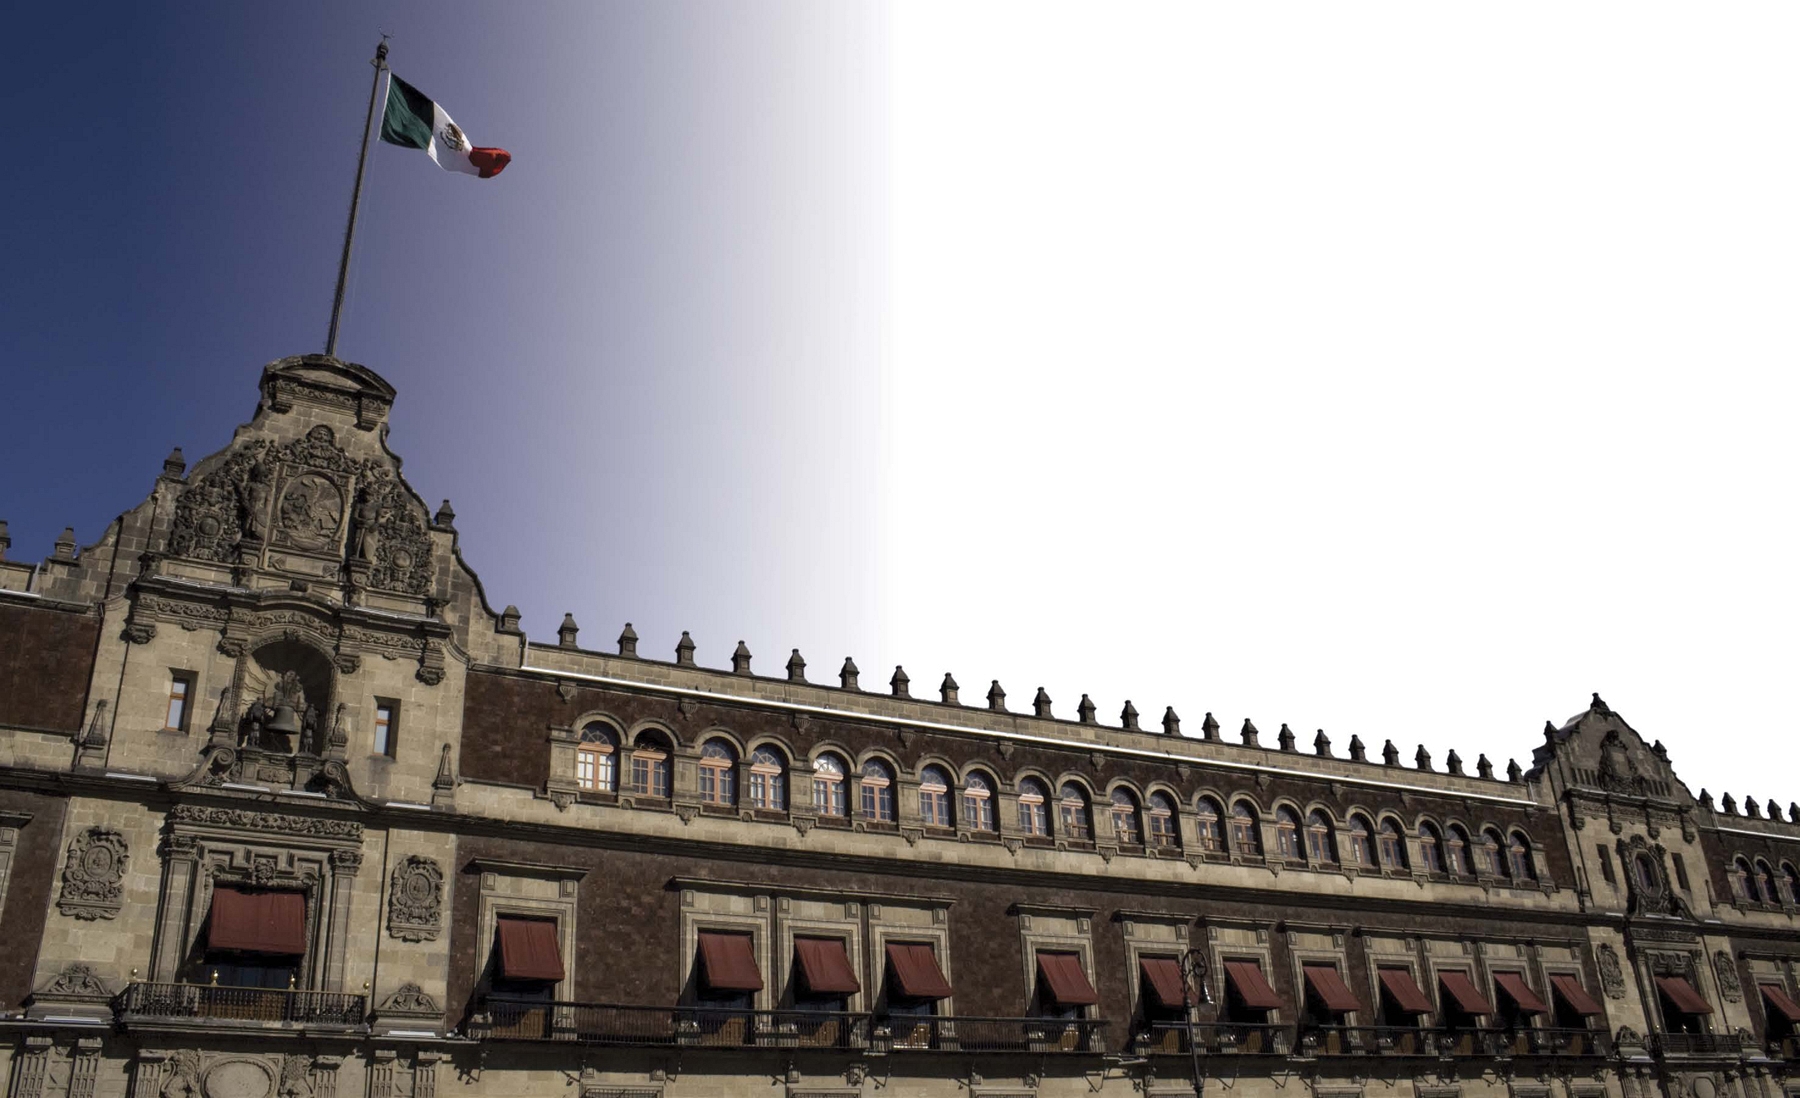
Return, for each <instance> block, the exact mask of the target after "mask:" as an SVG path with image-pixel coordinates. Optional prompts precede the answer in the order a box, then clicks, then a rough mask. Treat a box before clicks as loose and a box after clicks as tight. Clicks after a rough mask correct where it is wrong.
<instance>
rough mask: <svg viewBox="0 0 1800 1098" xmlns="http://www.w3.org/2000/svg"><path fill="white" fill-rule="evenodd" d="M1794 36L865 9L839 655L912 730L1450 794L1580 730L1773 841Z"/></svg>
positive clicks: (1790, 551)
mask: <svg viewBox="0 0 1800 1098" xmlns="http://www.w3.org/2000/svg"><path fill="white" fill-rule="evenodd" d="M1797 30H1800V9H1797V8H1795V7H1793V6H1791V5H1730V6H1724V5H1683V6H1674V5H1659V4H1651V5H1635V4H1634V5H1624V4H1591V5H1590V4H1580V5H1569V4H1514V5H1504V6H1482V7H1475V6H1470V5H1444V4H1397V3H1396V4H1381V5H1340V4H1282V5H1261V4H1257V5H1189V4H1179V5H1141V4H1140V5H1126V6H1123V7H1122V6H1120V5H1116V4H1109V5H1089V6H1078V5H1058V4H1049V5H1045V4H1036V5H1030V6H990V5H973V6H971V5H967V4H944V5H936V4H914V3H904V4H898V5H895V7H894V9H893V15H892V26H891V28H890V34H891V49H892V54H891V58H892V60H891V65H892V80H893V83H892V88H891V92H890V95H891V109H892V117H891V125H892V142H893V143H892V150H891V164H892V168H891V173H892V174H891V181H890V186H891V192H892V193H891V201H892V221H891V247H892V254H893V257H894V261H893V268H892V280H893V288H892V293H893V298H892V305H893V309H892V316H891V322H890V323H891V328H890V334H889V339H888V355H889V361H888V368H887V371H886V382H885V385H886V391H885V394H884V396H885V400H884V423H883V436H884V446H885V451H884V461H883V478H884V489H885V490H884V491H883V492H882V493H881V499H882V500H883V501H884V511H883V514H882V517H881V523H882V525H881V538H880V542H881V545H882V552H883V554H884V560H883V565H882V598H883V606H882V621H883V623H884V624H883V637H882V640H883V647H884V648H886V649H889V650H891V651H893V652H895V653H899V654H902V655H903V656H904V658H905V660H906V663H907V669H908V671H909V673H910V674H911V676H912V679H913V685H914V692H915V693H926V692H930V691H935V688H936V685H937V682H938V679H939V678H940V677H941V676H942V674H943V671H944V670H946V669H950V670H953V671H954V672H955V673H956V675H957V677H958V679H959V681H960V683H961V686H962V692H963V697H964V699H965V701H968V700H971V699H978V698H979V697H980V696H981V695H984V694H985V692H986V689H987V685H988V680H989V679H992V678H996V677H997V678H999V679H1000V680H1001V682H1002V683H1003V685H1004V686H1005V688H1006V690H1007V691H1008V694H1009V700H1010V703H1011V705H1012V707H1013V708H1015V709H1025V708H1028V707H1029V704H1030V699H1031V696H1032V692H1033V690H1034V689H1035V688H1036V687H1037V686H1039V685H1044V686H1046V687H1047V688H1048V689H1049V691H1050V693H1051V695H1052V696H1053V697H1054V698H1055V700H1056V703H1057V711H1058V713H1059V714H1066V715H1071V716H1072V715H1073V712H1074V706H1075V703H1076V702H1077V700H1078V699H1079V696H1080V693H1081V692H1082V691H1084V690H1085V691H1088V692H1090V693H1091V694H1092V695H1093V697H1094V700H1095V702H1096V703H1097V704H1098V705H1099V706H1100V711H1101V715H1102V718H1103V719H1106V720H1110V721H1111V722H1112V723H1116V720H1117V717H1116V714H1117V713H1118V711H1119V708H1120V706H1121V705H1122V703H1123V701H1124V699H1125V698H1126V697H1130V698H1131V699H1132V700H1133V701H1134V702H1135V704H1136V706H1137V708H1138V709H1139V710H1140V711H1141V712H1142V720H1143V723H1144V724H1145V726H1146V727H1149V726H1152V725H1154V724H1155V723H1156V722H1157V720H1158V719H1159V718H1160V715H1161V713H1162V708H1163V706H1164V705H1168V704H1173V705H1174V706H1175V707H1176V709H1177V710H1178V711H1179V712H1180V714H1181V716H1182V718H1183V720H1184V722H1185V724H1186V726H1187V728H1188V730H1189V731H1190V732H1193V733H1196V734H1197V731H1198V725H1199V723H1200V720H1201V717H1202V714H1203V712H1204V711H1206V710H1209V709H1210V710H1212V711H1213V712H1214V713H1215V714H1216V715H1217V717H1218V719H1219V721H1220V722H1221V724H1223V725H1224V726H1225V729H1226V731H1227V733H1228V734H1235V731H1236V729H1237V727H1238V726H1239V725H1240V724H1241V723H1242V721H1243V719H1244V718H1245V717H1246V716H1250V717H1253V718H1254V719H1255V720H1256V723H1257V725H1258V727H1259V728H1261V730H1262V731H1263V734H1264V742H1265V743H1270V742H1273V740H1274V735H1275V732H1276V729H1277V728H1278V727H1279V726H1280V724H1281V723H1282V722H1283V721H1287V722H1290V723H1291V724H1292V725H1293V727H1294V729H1295V731H1296V732H1297V733H1298V734H1299V736H1300V740H1301V743H1302V745H1303V749H1304V748H1305V746H1306V745H1309V744H1310V742H1311V739H1312V736H1313V731H1314V729H1315V728H1319V727H1323V728H1325V729H1326V731H1327V734H1328V735H1331V736H1332V738H1333V740H1334V741H1335V744H1336V750H1337V751H1338V752H1340V753H1342V752H1343V751H1344V749H1345V745H1346V744H1347V743H1348V741H1349V738H1350V735H1351V734H1352V733H1359V734H1360V735H1361V736H1362V737H1363V739H1364V740H1365V741H1367V742H1368V743H1369V747H1370V750H1371V753H1372V754H1373V753H1374V752H1375V751H1377V750H1378V749H1379V747H1380V744H1381V741H1382V739H1384V738H1386V737H1390V736H1391V737H1392V738H1393V739H1394V740H1395V742H1396V743H1397V744H1398V745H1399V746H1400V747H1401V749H1402V752H1403V754H1404V756H1405V757H1406V758H1407V759H1408V760H1410V759H1411V757H1412V752H1413V749H1414V746H1415V745H1416V744H1418V743H1420V742H1424V743H1425V744H1426V745H1427V746H1428V747H1429V748H1430V749H1431V750H1432V752H1433V754H1434V756H1435V757H1436V760H1437V765H1439V766H1440V767H1441V765H1442V760H1443V757H1444V752H1445V751H1446V749H1448V748H1451V747H1455V748H1457V749H1459V750H1460V752H1461V753H1462V754H1463V755H1464V757H1465V759H1466V760H1467V762H1468V765H1469V768H1470V769H1471V771H1472V770H1473V767H1474V760H1475V756H1476V754H1477V753H1478V752H1480V751H1486V752H1488V753H1489V755H1490V756H1491V757H1492V758H1494V760H1495V763H1496V765H1497V766H1500V767H1503V766H1504V765H1505V760H1506V758H1507V757H1508V756H1517V757H1519V759H1520V760H1521V762H1526V761H1528V757H1529V754H1530V751H1531V748H1532V747H1533V746H1534V745H1535V744H1537V743H1539V742H1541V740H1540V730H1541V728H1542V725H1543V721H1544V719H1545V718H1554V719H1555V720H1556V721H1557V723H1559V724H1560V723H1561V722H1562V721H1563V720H1564V719H1565V718H1567V717H1568V716H1570V715H1571V714H1573V713H1575V712H1577V711H1578V710H1580V709H1582V708H1584V707H1585V705H1586V702H1587V699H1588V693H1589V691H1594V690H1598V691H1599V692H1600V693H1601V694H1602V696H1604V697H1605V698H1606V699H1607V701H1608V702H1609V703H1611V704H1612V705H1613V706H1614V708H1616V709H1618V710H1619V711H1620V712H1621V713H1623V714H1624V715H1625V717H1626V719H1628V720H1630V721H1631V722H1632V724H1633V725H1634V726H1635V727H1636V728H1637V729H1638V730H1639V731H1640V732H1641V733H1643V734H1644V735H1645V736H1646V738H1648V739H1658V738H1660V739H1662V740H1663V741H1664V742H1665V743H1666V744H1667V745H1668V747H1669V750H1670V753H1671V755H1672V757H1673V761H1674V763H1675V765H1676V767H1677V770H1678V772H1679V773H1680V774H1681V775H1682V776H1683V777H1684V778H1685V779H1686V780H1687V782H1688V784H1689V785H1690V786H1691V787H1692V788H1693V789H1694V790H1695V791H1696V792H1697V791H1698V789H1699V788H1700V787H1701V786H1708V787H1710V788H1711V789H1712V791H1713V793H1714V794H1715V795H1716V794H1719V793H1721V792H1723V791H1725V790H1726V789H1729V790H1730V791H1732V792H1734V793H1736V794H1738V795H1739V796H1740V797H1741V796H1742V795H1743V794H1745V793H1746V792H1747V793H1750V794H1753V795H1755V796H1757V797H1758V798H1759V799H1762V800H1766V799H1767V798H1769V797H1771V796H1773V797H1778V798H1780V800H1781V803H1782V804H1783V805H1786V804H1787V803H1788V801H1790V800H1794V799H1800V747H1796V744H1795V737H1794V731H1795V723H1796V722H1795V719H1794V717H1793V711H1792V707H1791V702H1790V698H1789V693H1790V690H1791V688H1792V685H1793V682H1794V676H1793V668H1794V666H1795V662H1796V655H1797V654H1800V653H1797V647H1800V646H1797V645H1796V641H1795V634H1794V622H1795V619H1796V611H1797V610H1800V585H1797V584H1796V581H1795V579H1794V561H1795V534H1796V528H1797V523H1796V519H1795V511H1794V491H1793V488H1794V471H1795V468H1796V460H1795V459H1796V449H1797V446H1796V441H1795V433H1794V430H1793V427H1792V423H1793V418H1794V410H1795V398H1796V396H1797V395H1800V383H1797V382H1796V380H1795V374H1794V363H1795V360H1796V350H1797V349H1800V348H1797V346H1796V343H1797V337H1796V332H1795V325H1794V302H1795V301H1796V289H1797V288H1800V287H1797V286H1796V281H1797V279H1796V272H1795V259H1794V257H1795V256H1796V255H1800V222H1797V216H1796V213H1795V210H1796V195H1797V194H1800V154H1797V153H1796V144H1795V136H1796V127H1795V123H1796V113H1797V108H1796V104H1800V95H1797V94H1796V93H1797V92H1800V88H1797V87H1796V85H1797V84H1800V75H1797V74H1800V69H1797V68H1796V66H1795V65H1794V64H1793V60H1792V51H1793V49H1794V46H1795V43H1796V42H1797V41H1800V36H1797V35H1796V31H1797ZM890 671H891V668H888V667H871V666H868V665H865V666H864V668H863V672H864V679H865V681H870V682H874V681H880V682H885V681H886V678H887V675H888V673H889V672H890ZM877 672H879V674H877ZM976 704H979V701H976Z"/></svg>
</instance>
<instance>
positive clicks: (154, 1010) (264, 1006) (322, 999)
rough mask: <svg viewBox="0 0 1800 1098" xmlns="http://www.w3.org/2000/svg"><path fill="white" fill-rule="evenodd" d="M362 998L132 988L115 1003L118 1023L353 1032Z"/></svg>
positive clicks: (362, 1014) (361, 1015) (360, 1019)
mask: <svg viewBox="0 0 1800 1098" xmlns="http://www.w3.org/2000/svg"><path fill="white" fill-rule="evenodd" d="M367 1002H368V1001H367V1000H366V999H365V998H364V997H363V996H361V995H343V994H339V993H337V992H329V991H286V990H277V989H273V988H260V987H221V986H219V985H216V984H151V983H136V984H130V985H128V986H127V987H126V988H125V990H124V991H122V992H120V993H119V996H118V998H117V999H116V1000H115V1002H114V1009H115V1010H116V1011H117V1013H118V1017H119V1021H120V1022H122V1023H125V1024H127V1025H129V1024H131V1023H133V1022H138V1023H144V1022H151V1023H163V1022H175V1023H183V1022H224V1023H228V1024H248V1025H253V1026H258V1027H261V1028H272V1027H273V1028H280V1027H289V1026H296V1027H297V1026H341V1027H346V1028H348V1027H354V1026H360V1025H362V1024H363V1023H364V1021H365V1020H366V1017H367Z"/></svg>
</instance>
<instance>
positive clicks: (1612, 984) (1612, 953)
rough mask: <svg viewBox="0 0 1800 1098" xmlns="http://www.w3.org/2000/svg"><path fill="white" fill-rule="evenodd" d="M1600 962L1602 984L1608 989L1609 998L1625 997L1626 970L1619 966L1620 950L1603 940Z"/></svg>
mask: <svg viewBox="0 0 1800 1098" xmlns="http://www.w3.org/2000/svg"><path fill="white" fill-rule="evenodd" d="M1598 959H1599V964H1600V986H1601V987H1603V988H1605V989H1606V997H1607V998H1608V999H1623V998H1624V997H1625V971H1624V970H1623V969H1622V968H1620V967H1619V951H1618V950H1616V949H1614V948H1613V947H1612V946H1611V945H1610V944H1608V943H1606V942H1602V943H1601V944H1600V949H1599V951H1598Z"/></svg>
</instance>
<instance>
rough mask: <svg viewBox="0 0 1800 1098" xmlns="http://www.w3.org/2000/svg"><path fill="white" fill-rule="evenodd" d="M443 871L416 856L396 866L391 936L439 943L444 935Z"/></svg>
mask: <svg viewBox="0 0 1800 1098" xmlns="http://www.w3.org/2000/svg"><path fill="white" fill-rule="evenodd" d="M443 920H444V871H443V870H442V869H441V868H439V866H438V864H437V862H436V861H434V860H432V859H430V858H426V857H421V856H420V855H417V854H414V855H410V856H408V857H407V858H405V859H403V860H402V861H401V862H400V863H399V864H398V865H396V866H394V872H393V875H392V877H391V878H390V879H389V883H388V934H389V935H390V936H392V937H395V938H399V939H401V940H403V941H408V942H432V941H436V940H437V937H438V935H439V934H441V933H443V929H444V927H443Z"/></svg>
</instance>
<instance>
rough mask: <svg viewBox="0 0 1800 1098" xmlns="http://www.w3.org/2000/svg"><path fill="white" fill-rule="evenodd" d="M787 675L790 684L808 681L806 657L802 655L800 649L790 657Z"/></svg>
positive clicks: (795, 650)
mask: <svg viewBox="0 0 1800 1098" xmlns="http://www.w3.org/2000/svg"><path fill="white" fill-rule="evenodd" d="M787 673H788V681H789V682H805V681H806V657H804V656H802V655H801V654H800V650H799V649H798V648H796V649H794V653H793V655H791V656H789V657H788V661H787Z"/></svg>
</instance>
